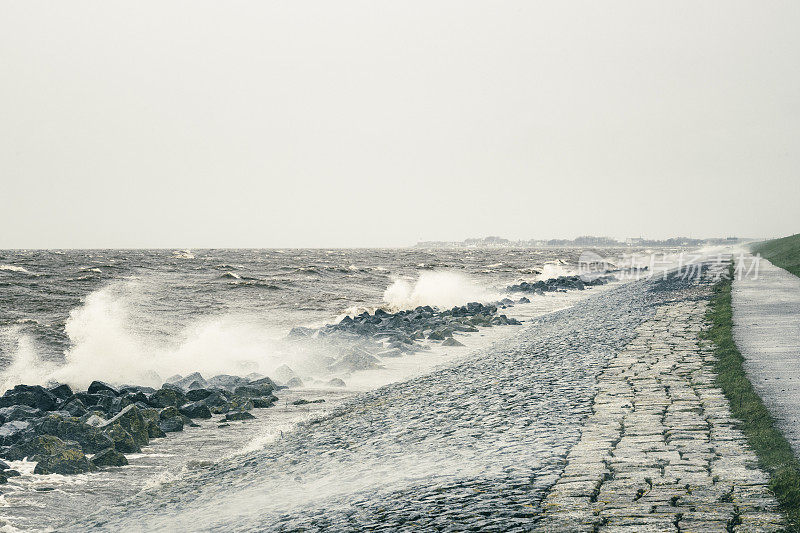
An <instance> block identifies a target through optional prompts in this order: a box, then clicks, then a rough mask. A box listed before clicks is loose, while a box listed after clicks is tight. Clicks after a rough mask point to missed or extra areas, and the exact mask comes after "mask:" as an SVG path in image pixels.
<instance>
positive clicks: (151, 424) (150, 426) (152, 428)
mask: <svg viewBox="0 0 800 533" xmlns="http://www.w3.org/2000/svg"><path fill="white" fill-rule="evenodd" d="M147 436H148V437H150V439H151V440H152V439H161V438H164V437H166V436H167V434H166V433H164V431H163V430H162V429H161V427H160V426H159V425H158V422H156V421H154V420H148V421H147Z"/></svg>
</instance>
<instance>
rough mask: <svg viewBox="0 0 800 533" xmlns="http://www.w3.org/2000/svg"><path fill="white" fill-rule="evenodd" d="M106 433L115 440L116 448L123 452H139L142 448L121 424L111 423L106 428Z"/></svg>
mask: <svg viewBox="0 0 800 533" xmlns="http://www.w3.org/2000/svg"><path fill="white" fill-rule="evenodd" d="M104 430H105V433H106V435H108V436H109V437H111V440H113V441H114V449H115V450H117V451H118V452H122V453H139V452H141V451H142V448H141V447H140V446H139V445H138V444H136V441H135V440H133V436H132V435H131V434H130V433H128V432H127V431H125V429H124V428H123V427H122V426H121V425H120V424H119V423H115V424H111V425H110V426H105V428H104Z"/></svg>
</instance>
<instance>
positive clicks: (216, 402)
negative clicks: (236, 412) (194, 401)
mask: <svg viewBox="0 0 800 533" xmlns="http://www.w3.org/2000/svg"><path fill="white" fill-rule="evenodd" d="M203 403H205V404H206V405H207V406H208V407H212V408H213V407H221V406H223V405H227V403H228V396H227V395H226V394H223V393H221V392H219V391H214V392H212V393H211V394H209V395H208V396H206V397H205V398H204V399H203Z"/></svg>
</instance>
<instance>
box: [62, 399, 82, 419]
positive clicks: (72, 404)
mask: <svg viewBox="0 0 800 533" xmlns="http://www.w3.org/2000/svg"><path fill="white" fill-rule="evenodd" d="M61 409H62V410H64V411H66V412H68V413H69V414H70V416H77V417H81V416H83V415H85V414H86V413H87V409H86V406H85V405H84V404H83V402H82V401H80V400H79V399H78V398H75V399H73V400H70V401H68V402H67V403H65V404H64V405H62V406H61Z"/></svg>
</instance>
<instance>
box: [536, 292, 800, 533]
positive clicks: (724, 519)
mask: <svg viewBox="0 0 800 533" xmlns="http://www.w3.org/2000/svg"><path fill="white" fill-rule="evenodd" d="M706 306H707V304H706V302H704V301H683V302H676V303H672V304H668V305H666V306H663V307H660V308H659V309H658V310H657V312H656V315H655V316H654V317H653V318H652V319H651V320H648V321H646V322H643V323H642V324H641V325H639V326H638V327H637V328H636V331H637V336H636V337H635V338H634V339H633V341H632V342H630V343H629V344H628V345H627V346H626V348H625V349H624V350H623V351H621V352H620V353H619V354H617V355H616V357H614V358H613V359H611V360H610V361H609V364H608V366H607V368H606V369H605V370H604V371H603V372H602V373H601V374H600V375H599V376H598V380H597V381H598V391H597V395H596V396H595V399H594V406H593V413H592V415H591V416H590V417H589V419H588V420H587V422H586V425H585V426H584V428H583V431H582V435H581V438H580V440H579V442H578V443H577V444H576V445H575V446H574V447H573V448H572V449H571V450H570V452H569V454H568V456H567V461H568V462H567V466H566V467H565V469H564V472H563V474H562V476H561V478H560V479H559V480H558V482H557V483H556V484H555V486H554V487H553V488H552V489H551V490H550V492H549V493H548V494H547V496H546V497H545V500H544V502H543V507H544V509H545V516H544V520H543V521H541V522H540V523H539V524H538V527H539V528H540V530H542V531H631V532H634V531H635V532H643V531H703V532H706V531H721V532H724V531H778V530H780V529H781V528H782V527H783V526H784V521H783V517H782V515H781V514H780V513H779V512H778V510H777V504H776V502H775V500H774V499H773V497H772V496H771V494H770V493H769V491H768V490H767V487H766V484H767V481H768V480H767V477H766V475H765V474H764V473H763V472H762V471H761V470H759V469H758V467H757V464H756V457H755V455H754V453H753V452H752V451H751V450H749V448H748V447H747V445H746V443H745V441H744V437H743V435H742V434H741V433H740V432H739V431H738V430H737V429H736V428H735V425H734V421H733V420H732V419H731V415H730V412H729V409H728V403H727V400H726V399H725V397H724V396H723V394H722V391H721V390H719V389H718V388H716V387H715V386H714V383H713V382H714V375H713V373H712V369H711V364H712V362H713V359H712V358H713V355H712V353H711V351H710V350H709V349H708V348H703V347H701V346H700V344H699V340H698V332H699V331H700V329H701V327H702V324H703V315H704V312H705V309H706Z"/></svg>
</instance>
